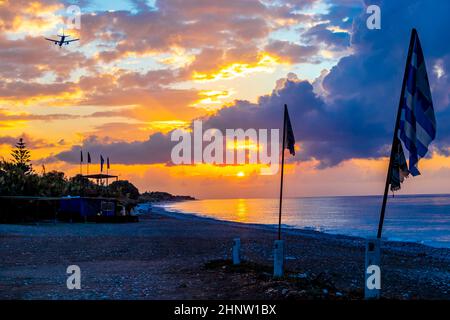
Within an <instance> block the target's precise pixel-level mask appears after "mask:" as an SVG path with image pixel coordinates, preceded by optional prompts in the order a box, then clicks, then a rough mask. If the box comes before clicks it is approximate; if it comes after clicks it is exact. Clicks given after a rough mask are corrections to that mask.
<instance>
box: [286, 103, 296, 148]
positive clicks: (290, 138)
mask: <svg viewBox="0 0 450 320" xmlns="http://www.w3.org/2000/svg"><path fill="white" fill-rule="evenodd" d="M284 112H285V119H286V120H285V124H284V125H285V126H286V149H289V153H290V154H292V155H293V156H295V137H294V131H293V130H292V125H291V119H290V118H289V112H288V109H287V106H286V105H284Z"/></svg>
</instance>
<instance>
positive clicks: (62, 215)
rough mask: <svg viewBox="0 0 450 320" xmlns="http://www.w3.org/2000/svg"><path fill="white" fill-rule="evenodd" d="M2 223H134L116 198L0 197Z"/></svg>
mask: <svg viewBox="0 0 450 320" xmlns="http://www.w3.org/2000/svg"><path fill="white" fill-rule="evenodd" d="M0 208H1V209H0V222H3V223H11V222H12V223H14V222H27V221H39V220H61V221H70V222H87V221H93V222H135V221H138V219H137V217H135V216H132V215H131V214H130V211H129V209H127V206H126V205H125V204H124V203H123V202H121V201H120V200H119V199H117V198H104V197H70V196H69V197H32V196H0Z"/></svg>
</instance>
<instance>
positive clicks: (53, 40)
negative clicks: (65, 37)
mask: <svg viewBox="0 0 450 320" xmlns="http://www.w3.org/2000/svg"><path fill="white" fill-rule="evenodd" d="M45 40H48V41H51V42H53V43H55V44H56V43H58V42H59V41H58V40H55V39H49V38H45Z"/></svg>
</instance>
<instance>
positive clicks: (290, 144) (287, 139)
mask: <svg viewBox="0 0 450 320" xmlns="http://www.w3.org/2000/svg"><path fill="white" fill-rule="evenodd" d="M285 149H288V150H289V153H290V154H292V155H295V137H294V131H293V130H292V125H291V119H290V118H289V112H288V108H287V105H284V118H283V147H282V149H281V182H280V207H279V212H278V240H281V207H282V203H283V176H284V150H285Z"/></svg>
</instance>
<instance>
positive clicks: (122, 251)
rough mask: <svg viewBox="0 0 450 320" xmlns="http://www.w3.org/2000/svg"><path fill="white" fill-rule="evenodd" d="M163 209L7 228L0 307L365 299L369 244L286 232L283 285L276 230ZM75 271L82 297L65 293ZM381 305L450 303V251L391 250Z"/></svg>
mask: <svg viewBox="0 0 450 320" xmlns="http://www.w3.org/2000/svg"><path fill="white" fill-rule="evenodd" d="M158 209H160V210H156V212H152V213H149V214H143V215H140V222H138V223H129V224H95V223H74V224H70V223H56V224H55V223H41V224H39V225H36V226H31V225H27V226H24V225H0V238H1V240H2V246H1V247H0V255H1V256H2V257H3V259H2V262H1V268H0V298H1V299H157V300H158V299H169V300H172V299H194V300H195V299H258V300H274V299H298V300H304V299H331V300H342V299H345V300H348V299H350V300H353V299H362V296H363V294H362V288H363V281H364V273H363V272H364V270H363V268H364V239H358V238H355V237H349V236H335V235H329V234H323V233H320V232H318V231H312V230H305V231H297V230H284V233H283V234H284V236H283V238H284V239H285V240H286V252H287V257H286V274H288V275H289V277H286V278H283V279H280V280H274V279H273V278H272V276H271V270H272V264H273V260H272V248H273V240H274V239H275V237H276V231H275V230H273V229H272V230H270V229H268V228H267V226H262V227H261V226H260V225H256V226H255V225H248V224H242V223H237V222H227V221H219V220H215V219H210V218H203V217H198V216H186V215H184V214H180V213H178V217H175V216H174V214H173V213H172V214H170V213H169V214H168V213H167V212H163V208H158ZM164 211H165V210H164ZM179 215H184V216H182V217H181V218H180V216H179ZM236 237H239V238H240V239H241V246H242V255H241V256H242V261H243V265H242V266H241V267H239V268H234V267H233V266H231V265H230V263H229V260H228V259H230V249H231V245H232V240H233V238H236ZM72 264H75V265H79V266H80V268H81V270H82V280H81V286H82V289H81V290H68V289H67V288H66V279H67V274H66V268H67V266H68V265H72ZM382 297H383V298H385V299H407V300H408V299H439V300H441V299H450V250H448V249H437V248H432V247H428V246H425V245H420V244H413V243H412V244H410V243H391V242H386V243H383V244H382Z"/></svg>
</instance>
